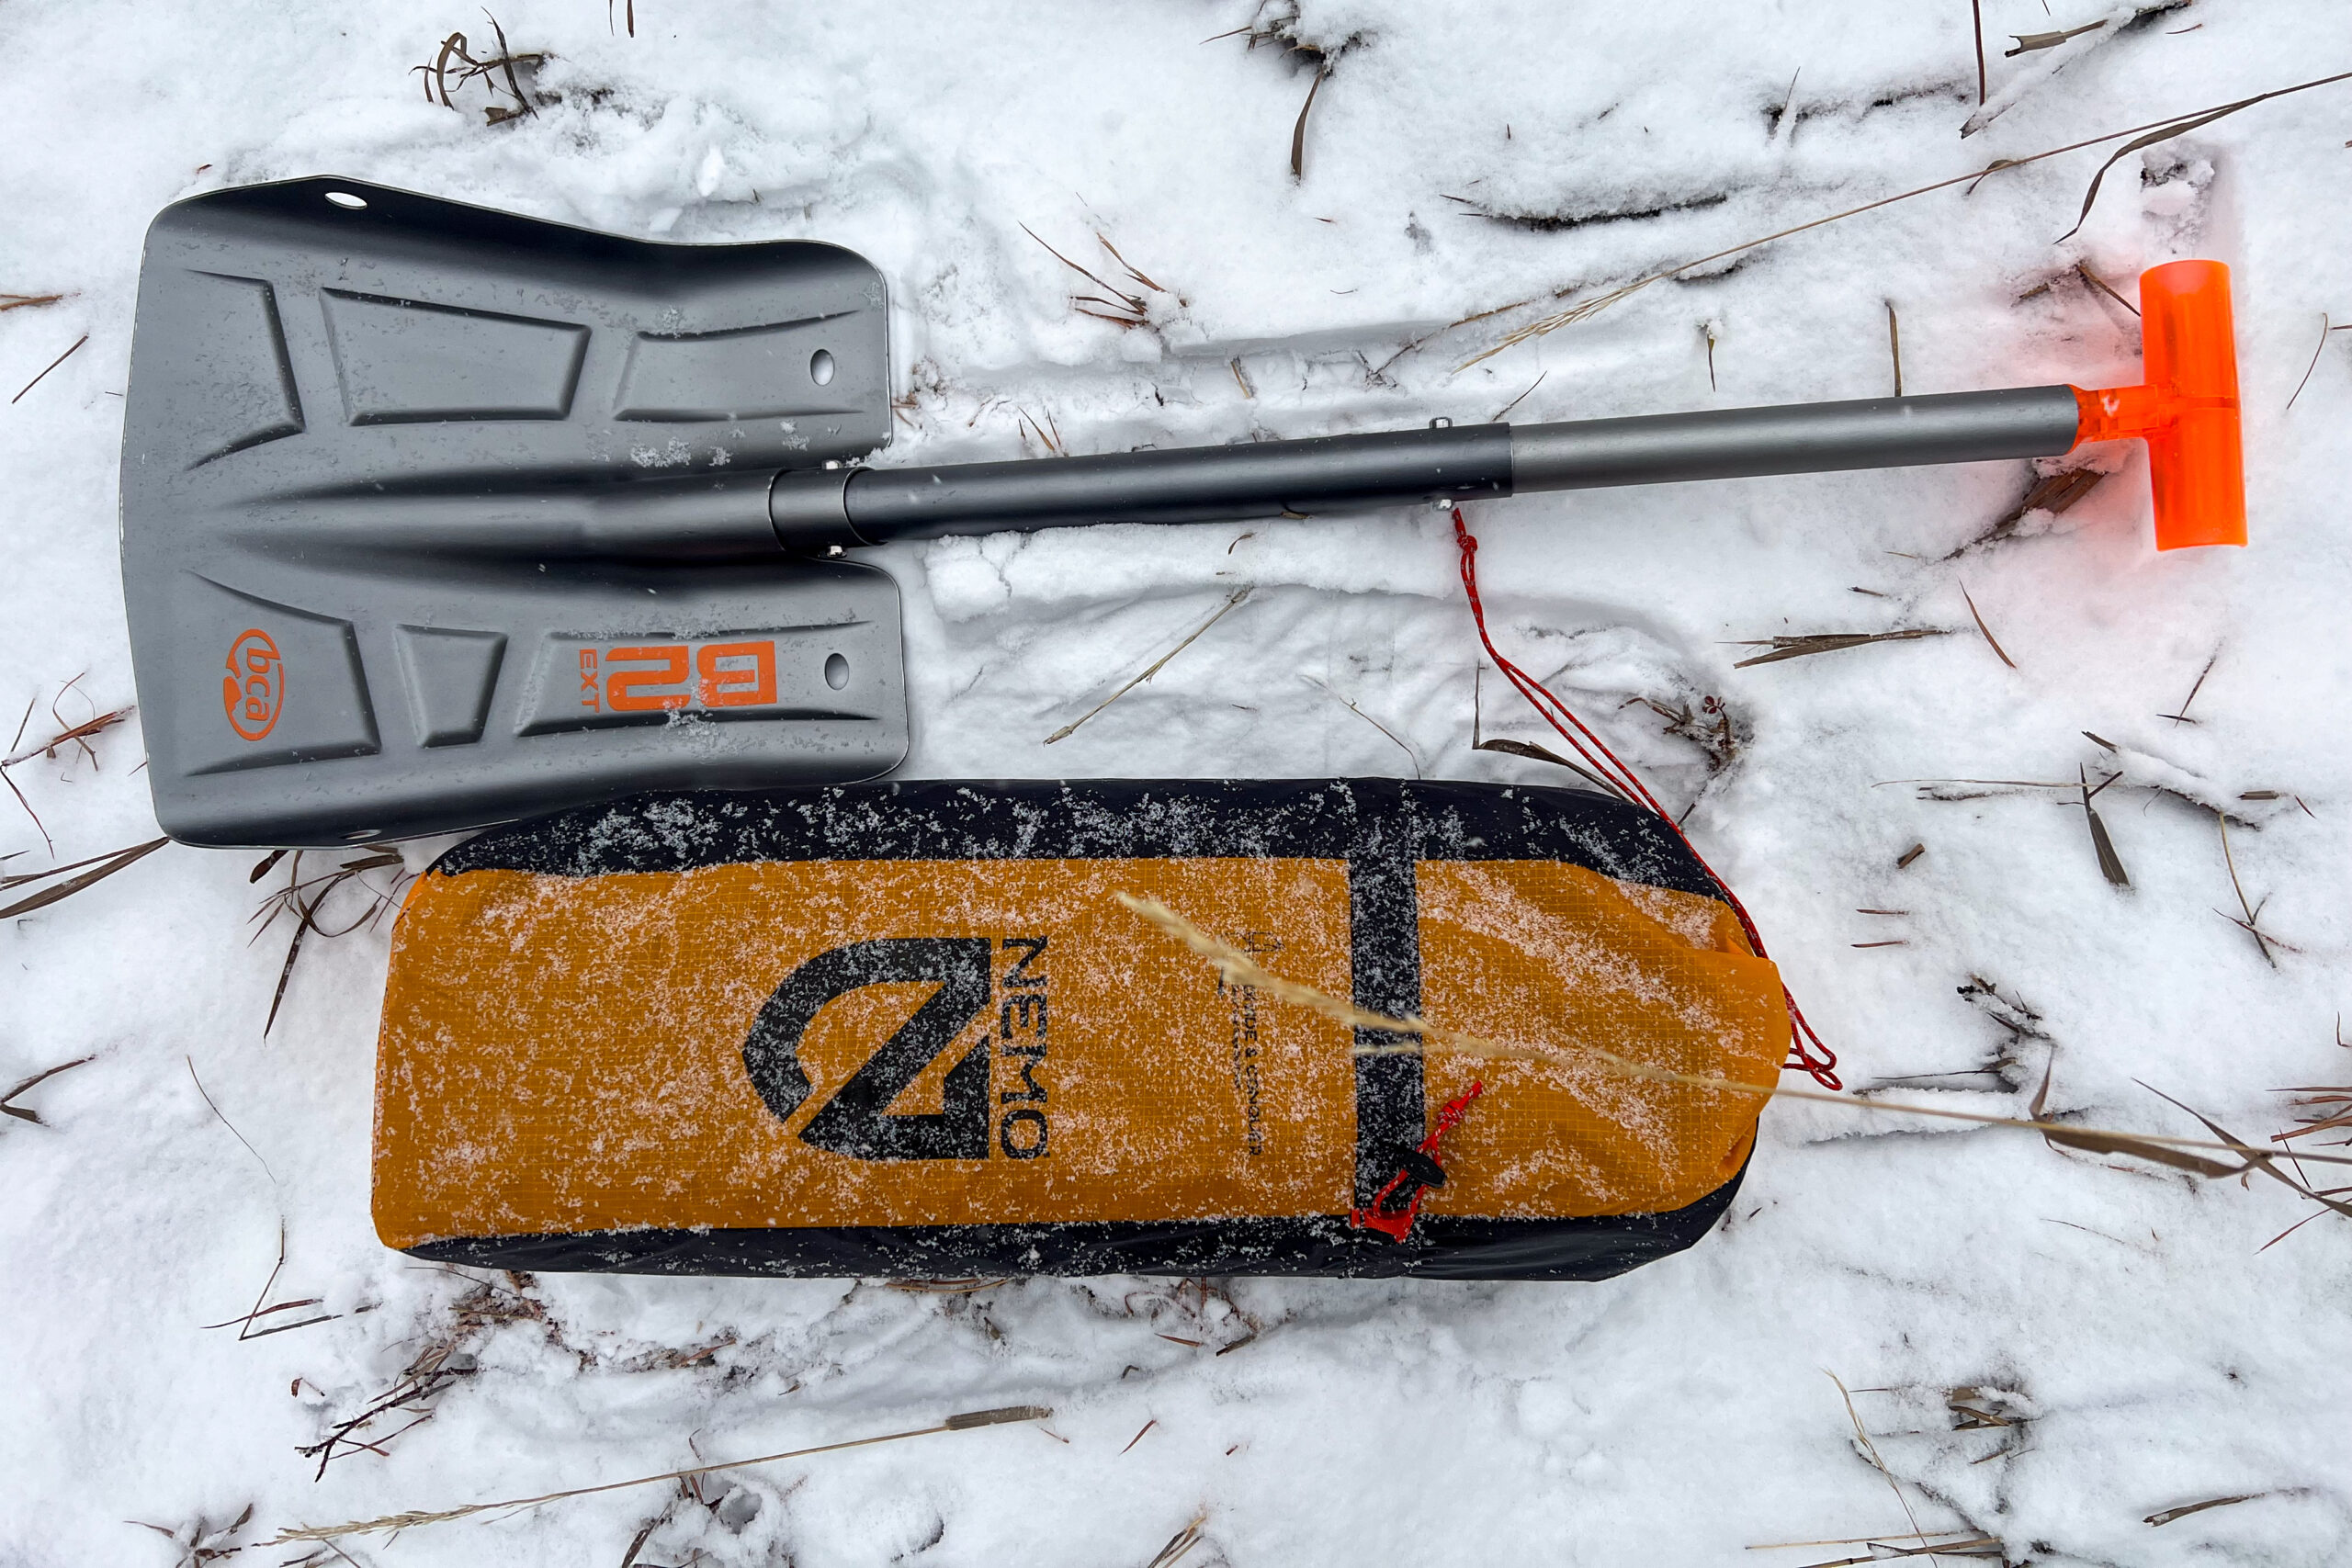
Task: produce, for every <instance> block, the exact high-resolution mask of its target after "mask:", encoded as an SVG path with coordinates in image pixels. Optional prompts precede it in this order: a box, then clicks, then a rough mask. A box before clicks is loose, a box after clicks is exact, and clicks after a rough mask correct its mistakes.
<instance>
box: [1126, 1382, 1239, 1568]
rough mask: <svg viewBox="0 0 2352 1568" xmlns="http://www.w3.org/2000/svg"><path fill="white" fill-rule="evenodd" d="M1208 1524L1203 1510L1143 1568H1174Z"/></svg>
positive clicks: (1195, 1543) (1199, 1541)
mask: <svg viewBox="0 0 2352 1568" xmlns="http://www.w3.org/2000/svg"><path fill="white" fill-rule="evenodd" d="M1218 1354H1220V1355H1222V1354H1224V1352H1223V1351H1219V1352H1218ZM1208 1522H1209V1516H1208V1510H1207V1509H1205V1508H1204V1509H1202V1510H1201V1511H1200V1512H1199V1513H1197V1514H1194V1515H1193V1517H1192V1519H1191V1521H1190V1522H1188V1523H1187V1524H1186V1525H1185V1526H1184V1528H1183V1529H1180V1530H1178V1531H1177V1532H1176V1533H1175V1534H1174V1535H1171V1536H1170V1537H1169V1538H1168V1544H1167V1545H1165V1546H1163V1547H1161V1548H1160V1549H1159V1551H1156V1552H1154V1553H1152V1558H1151V1561H1150V1562H1147V1563H1145V1564H1144V1568H1174V1564H1175V1563H1176V1562H1177V1560H1178V1559H1180V1558H1182V1556H1183V1555H1184V1554H1185V1553H1186V1552H1188V1551H1192V1550H1193V1548H1194V1547H1196V1546H1198V1545H1200V1544H1201V1527H1203V1526H1204V1525H1205V1524H1207V1523H1208Z"/></svg>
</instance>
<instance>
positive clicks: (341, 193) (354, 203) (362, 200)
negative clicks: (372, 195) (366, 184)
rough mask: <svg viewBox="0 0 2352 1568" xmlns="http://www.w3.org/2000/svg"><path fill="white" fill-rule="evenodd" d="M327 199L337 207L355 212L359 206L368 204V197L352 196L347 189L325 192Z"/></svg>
mask: <svg viewBox="0 0 2352 1568" xmlns="http://www.w3.org/2000/svg"><path fill="white" fill-rule="evenodd" d="M327 199H328V200H329V201H332V202H334V204H335V205H336V206H337V207H340V208H343V209H345V210H347V211H351V212H356V211H358V210H359V209H361V208H363V207H365V206H367V205H368V198H367V197H364V196H354V195H352V194H351V193H350V192H349V191H347V190H331V191H329V192H327Z"/></svg>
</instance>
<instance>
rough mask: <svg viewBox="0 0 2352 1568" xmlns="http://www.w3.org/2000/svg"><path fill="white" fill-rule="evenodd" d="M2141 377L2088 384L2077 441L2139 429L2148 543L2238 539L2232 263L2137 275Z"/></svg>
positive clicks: (2240, 466) (2241, 474)
mask: <svg viewBox="0 0 2352 1568" xmlns="http://www.w3.org/2000/svg"><path fill="white" fill-rule="evenodd" d="M2140 321H2141V326H2140V334H2141V339H2140V341H2141V357H2142V363H2143V365H2144V366H2145V367H2146V372H2147V378H2148V379H2147V384H2146V385H2145V386H2140V387H2113V388H2109V389H2107V390H2105V391H2098V392H2086V391H2085V390H2083V389H2081V388H2080V387H2077V388H2075V401H2076V403H2077V404H2078V405H2079V406H2080V408H2081V417H2080V422H2079V423H2077V424H2076V425H2075V446H2082V445H2083V444H2084V443H2085V442H2086V441H2114V440H2119V439H2120V438H2123V437H2126V436H2133V435H2139V436H2145V437H2146V438H2147V442H2148V479H2149V485H2150V488H2151V489H2152V490H2153V491H2154V492H2155V502H2156V548H2158V549H2160V550H2177V549H2180V548H2182V547H2186V546H2189V545H2243V544H2245V452H2244V448H2243V446H2241V444H2240V441H2239V436H2238V351H2237V340H2236V338H2235V336H2234V335H2233V333H2232V330H2231V324H2230V269H2229V268H2228V267H2226V266H2223V265H2222V264H2221V263H2220V262H2213V261H2177V262H2166V263H2165V265H2162V266H2154V267H2150V268H2149V269H2148V270H2147V271H2145V272H2143V273H2142V274H2141V275H2140Z"/></svg>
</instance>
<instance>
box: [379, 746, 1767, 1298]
mask: <svg viewBox="0 0 2352 1568" xmlns="http://www.w3.org/2000/svg"><path fill="white" fill-rule="evenodd" d="M1122 893H1125V894H1129V895H1132V896H1135V897H1141V898H1148V899H1154V900H1157V901H1158V902H1159V903H1160V904H1162V905H1164V906H1166V907H1167V908H1169V909H1170V910H1172V911H1174V912H1175V913H1177V914H1179V915H1181V916H1182V917H1183V918H1184V919H1186V920H1188V921H1190V922H1192V924H1193V926H1195V927H1197V928H1198V929H1199V930H1200V931H1204V932H1205V933H1207V934H1208V935H1210V936H1212V937H1214V938H1216V940H1217V941H1219V942H1224V943H1226V944H1228V945H1229V946H1230V947H1232V948H1234V949H1237V950H1238V951H1239V952H1241V953H1246V954H1248V955H1249V956H1250V959H1251V961H1252V962H1254V963H1255V964H1258V965H1260V966H1261V968H1262V970H1263V971H1264V972H1265V974H1266V975H1271V976H1279V977H1280V978H1281V979H1283V980H1285V981H1289V982H1294V983H1295V984H1297V985H1301V986H1306V987H1313V988H1314V989H1315V990H1317V991H1319V992H1321V993H1323V994H1325V995H1326V996H1328V997H1331V998H1340V999H1341V1000H1344V1001H1348V1002H1352V1003H1353V1004H1354V1005H1355V1006H1357V1007H1359V1008H1362V1009H1363V1010H1365V1011H1367V1012H1370V1013H1374V1014H1378V1015H1381V1016H1382V1017H1384V1018H1387V1019H1392V1020H1393V1019H1398V1018H1422V1019H1426V1020H1428V1021H1430V1023H1431V1024H1433V1025H1437V1026H1441V1027H1443V1028H1445V1029H1448V1030H1453V1031H1459V1032H1464V1033H1468V1034H1475V1035H1476V1036H1478V1037H1480V1038H1481V1039H1482V1040H1484V1041H1487V1042H1489V1043H1495V1044H1497V1045H1498V1046H1500V1047H1502V1048H1503V1049H1502V1052H1501V1054H1497V1055H1470V1054H1468V1053H1465V1052H1463V1051H1460V1050H1451V1049H1444V1048H1440V1047H1437V1046H1432V1047H1430V1049H1428V1050H1427V1051H1426V1052H1424V1051H1422V1050H1420V1049H1419V1046H1418V1043H1417V1042H1416V1040H1415V1039H1414V1038H1413V1037H1412V1036H1410V1035H1401V1034H1396V1033H1391V1032H1385V1031H1384V1030H1381V1029H1378V1028H1374V1027H1370V1026H1367V1025H1364V1024H1363V1022H1362V1021H1361V1020H1355V1021H1340V1019H1337V1018H1335V1017H1333V1016H1332V1014H1331V1012H1330V1011H1329V1010H1317V1009H1316V1008H1315V1007H1312V1006H1301V1005H1296V1004H1295V1002H1294V1001H1284V1000H1278V999H1276V998H1273V997H1272V996H1270V995H1268V994H1266V991H1265V989H1264V987H1263V984H1262V983H1261V984H1249V983H1240V982H1237V981H1233V980H1229V979H1227V978H1226V977H1225V976H1224V974H1222V973H1221V972H1220V970H1219V969H1218V968H1217V967H1216V966H1214V965H1213V964H1210V963H1208V962H1205V961H1204V960H1203V959H1202V958H1201V957H1199V956H1197V955H1195V953H1193V952H1192V951H1189V950H1188V949H1187V948H1186V947H1185V946H1184V945H1183V944H1182V942H1179V941H1178V940H1176V938H1174V937H1172V936H1171V935H1170V933H1169V931H1166V930H1163V929H1162V928H1161V927H1160V926H1159V925H1157V924H1154V923H1152V922H1151V921H1149V920H1147V919H1144V918H1143V917H1141V916H1139V915H1138V914H1137V913H1136V911H1135V910H1134V909H1133V908H1130V907H1129V906H1128V905H1127V904H1125V903H1123V902H1121V901H1120V899H1119V898H1118V897H1117V895H1119V894H1122ZM1261 980H1262V977H1261ZM1789 1043H1790V1025H1789V1016H1788V1013H1787V1011H1786V1010H1785V1008H1784V1005H1783V1002H1782V998H1781V983H1780V978H1779V976H1778V975H1777V973H1776V972H1775V970H1774V969H1773V967H1772V965H1771V964H1770V963H1769V962H1768V961H1766V960H1765V959H1763V958H1761V957H1758V956H1757V955H1756V954H1755V953H1754V951H1753V950H1752V948H1751V947H1750V945H1749V943H1748V942H1747V940H1746V938H1745V937H1744V936H1743V935H1742V932H1741V928H1740V924H1739V922H1738V920H1737V919H1736V918H1735V916H1734V914H1733V912H1732V909H1731V908H1730V906H1729V905H1727V904H1726V903H1725V902H1724V897H1723V895H1722V894H1721V893H1720V892H1719V891H1718V889H1717V887H1716V885H1715V883H1714V882H1713V879H1712V878H1711V877H1710V876H1709V875H1708V874H1707V873H1706V872H1705V871H1704V869H1703V868H1702V866H1701V865H1700V864H1699V863H1698V862H1697V861H1696V860H1695V859H1694V858H1693V856H1692V855H1691V852H1690V850H1689V849H1688V848H1687V847H1686V846H1685V845H1684V844H1683V843H1682V842H1681V841H1680V840H1679V839H1678V838H1677V837H1676V836H1675V835H1674V834H1673V832H1672V831H1671V830H1670V829H1668V828H1667V827H1666V826H1665V825H1664V824H1662V823H1661V822H1660V821H1659V819H1658V818H1656V817H1654V816H1652V815H1650V814H1649V813H1647V812H1645V811H1641V810H1638V809H1636V808H1634V807H1629V806H1626V805H1623V804H1621V803H1620V802H1618V801H1615V800H1612V799H1609V798H1606V797H1603V796H1600V795H1595V794H1588V793H1584V792H1581V791H1575V790H1563V789H1530V788H1524V787H1506V786H1502V785H1495V784H1462V783H1437V782H1430V783H1408V782H1402V781H1397V780H1390V779H1345V780H1321V781H1307V782H1293V783H1242V782H1212V781H1182V782H1155V783H1140V782H1097V783H1082V784H1081V783H1069V784H1059V783H1024V784H967V783H904V784H866V785H856V786H850V787H845V788H831V789H811V790H799V791H793V792H789V793H779V794H763V795H741V794H726V795H670V796H658V797H647V798H641V799H638V800H635V801H631V802H628V803H625V804H623V805H620V806H616V807H599V808H594V809H584V810H579V811H573V812H570V813H566V814H564V815H561V816H557V817H551V818H543V819H541V820H539V821H537V822H532V823H526V824H523V825H520V826H516V827H512V828H505V829H495V830H493V831H492V832H489V833H487V834H484V835H482V836H481V837H479V838H476V839H473V840H469V841H468V842H466V843H464V844H461V845H459V846H458V848H456V849H454V850H451V851H450V852H447V854H445V855H443V856H442V857H441V859H440V860H439V861H438V862H437V863H435V865H434V867H433V868H432V869H431V870H430V871H428V872H426V873H425V874H424V875H423V876H422V877H420V878H419V879H418V880H417V882H416V884H415V886H414V887H413V890H412V891H411V893H410V895H409V897H408V899H407V903H406V905H405V907H404V908H403V910H402V912H401V919H400V922H399V925H398V927H397V928H396V931H395V933H394V936H393V942H392V960H391V975H390V985H389V987H388V989H387V993H386V998H385V1003H384V1018H383V1032H382V1039H381V1043H380V1046H379V1054H378V1058H377V1076H376V1132H375V1162H374V1185H375V1217H376V1226H377V1230H378V1232H379V1234H380V1235H381V1236H382V1237H383V1239H384V1241H385V1242H386V1243H387V1244H388V1245H390V1246H392V1247H400V1248H402V1249H405V1250H406V1251H409V1252H411V1253H413V1254H415V1255H417V1256H419V1257H423V1258H436V1259H443V1260H447V1261H451V1262H460V1263H470V1264H488V1265H497V1266H500V1267H506V1268H515V1269H610V1270H628V1271H637V1272H654V1273H685V1274H695V1273H707V1274H822V1275H862V1276H868V1277H942V1276H951V1275H1017V1274H1112V1273H1117V1274H1327V1275H1388V1274H1417V1275H1427V1276H1434V1277H1440V1278H1449V1279H1480V1280H1503V1279H1527V1280H1567V1279H1596V1278H1600V1277H1604V1276H1607V1275H1610V1274H1614V1273H1618V1272H1621V1271H1622V1270H1623V1269H1630V1268H1633V1267H1634V1266H1635V1265H1637V1264H1640V1263H1644V1262H1646V1261H1648V1260H1650V1259H1652V1258H1659V1257H1662V1256H1664V1255H1666V1254H1668V1253H1671V1252H1675V1251H1678V1250H1679V1249H1681V1248H1683V1247H1688V1246H1690V1245H1691V1243H1692V1242H1694V1241H1695V1240H1697V1239H1698V1238H1699V1237H1700V1236H1701V1235H1703V1234H1705V1232H1706V1231H1707V1229H1708V1228H1709V1227H1710V1226H1711V1225H1713V1223H1714V1222H1715V1220H1716V1219H1717V1217H1718V1216H1720V1215H1721V1214H1722V1213H1723V1212H1724V1209H1725V1208H1726V1206H1727V1205H1728V1204H1729V1203H1730V1202H1731V1200H1732V1196H1733V1193H1734V1191H1735V1190H1736V1188H1737V1186H1738V1183H1739V1179H1740V1176H1741V1173H1742V1171H1743V1170H1744V1169H1745V1168H1746V1164H1747V1157H1748V1155H1749V1152H1750V1150H1751V1149H1752V1148H1753V1146H1754V1144H1755V1138H1756V1124H1757V1113H1758V1109H1759V1107H1760V1106H1761V1105H1762V1103H1763V1101H1762V1100H1761V1098H1760V1097H1758V1095H1755V1094H1753V1093H1739V1092H1726V1091H1721V1090H1714V1089H1704V1088H1700V1087H1695V1086H1692V1085H1690V1084H1687V1083H1680V1082H1673V1081H1660V1080H1659V1079H1657V1078H1645V1077H1629V1076H1627V1075H1626V1074H1624V1073H1623V1072H1622V1071H1617V1070H1612V1069H1611V1068H1610V1067H1609V1066H1607V1065H1606V1064H1605V1063H1604V1062H1602V1061H1601V1060H1600V1058H1599V1057H1598V1056H1596V1055H1592V1054H1591V1050H1592V1048H1595V1047H1598V1048H1599V1049H1600V1050H1601V1051H1605V1052H1610V1053H1614V1054H1615V1055H1618V1056H1620V1057H1624V1058H1630V1059H1632V1060H1634V1061H1635V1062H1639V1063H1644V1064H1648V1065H1651V1066H1657V1067H1662V1068H1666V1069H1669V1070H1670V1071H1671V1072H1673V1073H1676V1074H1679V1075H1688V1076H1694V1077H1709V1078H1731V1079H1736V1080H1739V1081H1740V1082H1742V1083H1745V1084H1750V1085H1758V1086H1769V1085H1770V1084H1771V1083H1772V1082H1773V1081H1774V1080H1775V1078H1776V1077H1777V1076H1778V1073H1779V1070H1780V1067H1781V1060H1782V1057H1783V1055H1785V1054H1786V1052H1787V1050H1788V1048H1789Z"/></svg>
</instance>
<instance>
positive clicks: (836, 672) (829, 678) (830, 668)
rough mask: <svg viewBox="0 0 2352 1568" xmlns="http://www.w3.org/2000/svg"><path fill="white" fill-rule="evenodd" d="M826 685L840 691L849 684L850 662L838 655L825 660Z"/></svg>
mask: <svg viewBox="0 0 2352 1568" xmlns="http://www.w3.org/2000/svg"><path fill="white" fill-rule="evenodd" d="M825 684H826V685H828V686H831V688H832V689H833V690H834V691H836V692H838V691H840V690H841V689H842V687H843V686H846V685H848V684H849V660H846V659H843V658H842V656H841V655H840V654H838V653H836V654H834V655H832V656H831V658H829V659H827V660H825Z"/></svg>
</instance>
